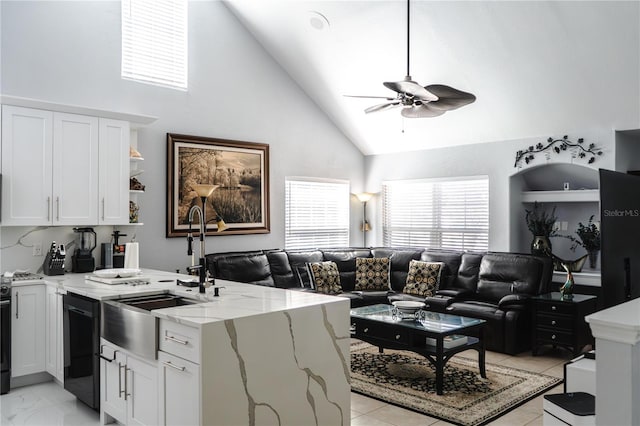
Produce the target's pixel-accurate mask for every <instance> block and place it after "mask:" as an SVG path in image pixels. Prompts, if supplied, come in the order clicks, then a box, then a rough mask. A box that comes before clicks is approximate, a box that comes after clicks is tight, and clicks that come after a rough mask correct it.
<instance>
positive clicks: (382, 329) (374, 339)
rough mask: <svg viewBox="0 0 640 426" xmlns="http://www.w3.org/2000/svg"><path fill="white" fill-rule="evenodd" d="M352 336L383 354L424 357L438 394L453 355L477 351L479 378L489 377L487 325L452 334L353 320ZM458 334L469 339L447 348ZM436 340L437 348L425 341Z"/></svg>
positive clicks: (374, 321)
mask: <svg viewBox="0 0 640 426" xmlns="http://www.w3.org/2000/svg"><path fill="white" fill-rule="evenodd" d="M351 323H352V331H351V337H354V338H356V339H360V340H363V341H365V342H367V343H369V344H372V345H374V346H377V347H378V349H379V351H380V353H383V350H384V349H395V350H403V351H411V352H414V353H417V354H420V355H422V356H424V357H425V358H426V359H427V360H429V362H430V363H431V365H433V366H434V368H435V369H436V393H437V394H438V395H442V394H443V387H444V367H445V365H446V364H447V362H448V361H449V360H450V359H451V357H452V356H454V355H455V354H457V353H459V352H464V351H466V350H468V349H475V350H477V351H478V368H479V370H480V376H482V377H483V378H486V377H487V373H486V370H485V348H484V339H483V327H484V323H482V324H476V325H472V326H469V327H465V328H463V329H458V330H455V331H453V332H449V333H437V332H430V331H426V330H412V329H408V328H405V327H400V326H397V325H393V324H388V323H383V322H379V321H376V320H369V319H364V318H356V317H353V316H352V317H351ZM452 334H459V335H465V336H469V337H468V341H467V342H466V343H464V344H462V345H459V346H456V347H453V348H449V349H445V348H444V338H445V337H446V336H448V335H452ZM427 337H430V338H433V339H435V341H436V345H435V346H432V345H428V344H427V343H426V338H427Z"/></svg>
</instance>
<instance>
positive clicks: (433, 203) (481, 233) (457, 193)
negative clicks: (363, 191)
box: [382, 176, 489, 251]
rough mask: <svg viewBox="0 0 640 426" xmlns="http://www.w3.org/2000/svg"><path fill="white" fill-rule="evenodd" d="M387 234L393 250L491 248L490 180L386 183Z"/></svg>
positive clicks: (384, 217)
mask: <svg viewBox="0 0 640 426" xmlns="http://www.w3.org/2000/svg"><path fill="white" fill-rule="evenodd" d="M382 193H383V207H382V209H383V211H382V221H383V224H382V228H383V229H382V236H383V244H384V245H385V246H389V247H433V248H442V249H453V250H469V251H486V250H488V249H489V178H488V177H487V176H479V177H461V178H448V179H424V180H410V181H392V182H385V183H384V184H383V186H382Z"/></svg>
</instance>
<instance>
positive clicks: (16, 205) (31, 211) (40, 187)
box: [2, 105, 53, 226]
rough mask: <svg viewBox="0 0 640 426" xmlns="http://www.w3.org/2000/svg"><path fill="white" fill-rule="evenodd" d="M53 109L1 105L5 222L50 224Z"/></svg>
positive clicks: (25, 224)
mask: <svg viewBox="0 0 640 426" xmlns="http://www.w3.org/2000/svg"><path fill="white" fill-rule="evenodd" d="M52 123H53V113H52V112H50V111H43V110H38V109H29V108H20V107H14V106H8V105H3V106H2V225H13V226H21V225H22V226H35V225H48V224H51V213H52V211H51V209H52V201H53V200H52V199H51V178H52V164H53V163H52V161H51V159H52V155H53V136H52V135H53V131H52V130H53V124H52Z"/></svg>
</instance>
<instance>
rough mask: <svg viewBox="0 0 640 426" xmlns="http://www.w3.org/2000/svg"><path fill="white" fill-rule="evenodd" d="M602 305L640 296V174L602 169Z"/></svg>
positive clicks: (605, 305) (616, 303)
mask: <svg viewBox="0 0 640 426" xmlns="http://www.w3.org/2000/svg"><path fill="white" fill-rule="evenodd" d="M600 221H601V222H600V223H601V225H600V226H601V227H600V233H601V247H602V249H601V256H602V257H601V259H602V262H601V263H602V271H601V279H602V302H603V303H602V305H603V307H605V308H608V307H610V306H614V305H618V304H620V303H623V302H626V301H627V300H630V299H633V298H636V297H639V296H640V176H634V175H630V174H626V173H620V172H613V171H611V170H604V169H600Z"/></svg>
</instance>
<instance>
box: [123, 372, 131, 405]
mask: <svg viewBox="0 0 640 426" xmlns="http://www.w3.org/2000/svg"><path fill="white" fill-rule="evenodd" d="M127 371H131V369H130V368H127V366H126V365H125V366H124V400H125V401H126V400H127V397H128V396H131V394H130V393H127V391H128V390H129V385H128V384H127Z"/></svg>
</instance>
